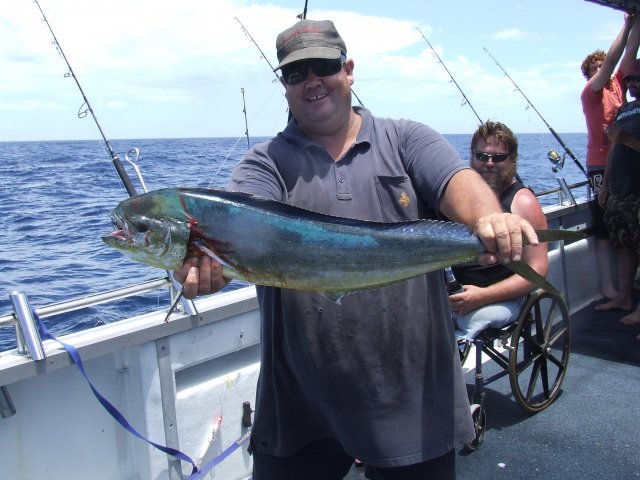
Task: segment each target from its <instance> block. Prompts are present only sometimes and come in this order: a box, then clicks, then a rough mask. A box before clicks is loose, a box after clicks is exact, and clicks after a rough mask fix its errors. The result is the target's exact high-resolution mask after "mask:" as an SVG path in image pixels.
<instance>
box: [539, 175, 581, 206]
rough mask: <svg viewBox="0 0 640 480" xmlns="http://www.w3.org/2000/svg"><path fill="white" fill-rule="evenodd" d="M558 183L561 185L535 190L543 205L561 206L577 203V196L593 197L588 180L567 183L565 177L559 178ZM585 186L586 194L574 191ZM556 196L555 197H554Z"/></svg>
mask: <svg viewBox="0 0 640 480" xmlns="http://www.w3.org/2000/svg"><path fill="white" fill-rule="evenodd" d="M558 183H559V185H560V186H559V187H556V188H552V189H549V190H543V191H541V192H535V194H536V197H537V198H538V200H539V201H540V203H541V204H542V205H543V206H552V205H556V206H561V205H566V204H567V203H569V204H574V205H575V203H576V202H575V199H576V198H583V199H591V189H590V185H589V182H588V181H587V180H584V181H581V182H576V183H572V184H567V183H565V182H564V179H558ZM583 187H584V188H585V192H584V194H581V195H576V194H575V193H574V192H577V191H578V189H580V188H583ZM554 196H555V199H554V198H553V197H554Z"/></svg>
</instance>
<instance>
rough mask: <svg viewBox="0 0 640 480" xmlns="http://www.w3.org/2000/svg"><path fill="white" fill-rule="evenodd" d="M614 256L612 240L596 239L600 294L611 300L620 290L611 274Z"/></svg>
mask: <svg viewBox="0 0 640 480" xmlns="http://www.w3.org/2000/svg"><path fill="white" fill-rule="evenodd" d="M613 257H614V250H613V247H612V246H611V241H610V240H603V239H596V261H597V264H598V273H599V275H600V294H601V295H602V296H603V297H605V298H608V299H609V300H612V299H614V298H615V297H616V296H617V295H618V291H617V290H616V287H615V286H614V285H613V275H612V274H611V264H612V263H611V262H612V258H613Z"/></svg>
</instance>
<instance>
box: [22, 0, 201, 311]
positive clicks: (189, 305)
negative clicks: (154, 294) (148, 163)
mask: <svg viewBox="0 0 640 480" xmlns="http://www.w3.org/2000/svg"><path fill="white" fill-rule="evenodd" d="M33 1H34V3H35V4H36V6H37V7H38V10H40V13H41V14H42V19H43V20H44V22H45V23H46V24H47V27H48V28H49V31H50V32H51V36H52V37H53V44H54V45H55V46H56V48H57V49H58V52H60V55H61V56H62V58H63V59H64V62H65V63H66V64H67V68H68V69H69V72H68V73H66V74H65V77H71V78H73V80H74V81H75V82H76V85H77V86H78V90H80V94H81V95H82V98H83V100H84V104H82V105H81V106H80V110H79V113H78V118H84V117H85V116H86V115H87V111H88V112H89V113H90V114H91V116H92V117H93V121H94V122H95V124H96V126H97V127H98V130H99V131H100V135H101V136H102V141H103V142H104V145H105V146H106V149H107V151H108V152H109V155H110V156H111V160H112V162H113V166H114V167H115V169H116V172H117V173H118V176H119V177H120V180H121V181H122V184H123V185H124V188H125V189H126V190H127V193H128V194H129V196H130V197H134V196H136V195H137V192H136V189H135V187H134V186H133V183H132V182H131V178H130V177H129V175H128V174H127V172H126V170H125V169H124V166H123V165H122V162H121V161H120V158H119V157H118V154H117V153H116V152H115V150H114V149H113V147H112V146H111V143H109V140H108V139H107V137H106V135H105V134H104V131H103V130H102V127H101V126H100V122H98V118H97V117H96V114H95V113H94V111H93V108H92V107H91V103H90V102H89V99H88V98H87V96H86V95H85V93H84V90H83V89H82V86H81V85H80V82H79V80H78V77H76V74H75V73H74V72H73V68H71V64H70V63H69V60H67V56H66V55H65V54H64V52H63V51H62V47H61V46H60V42H58V38H57V37H56V34H55V33H54V32H53V28H52V27H51V24H50V23H49V21H48V20H47V17H46V15H45V14H44V11H43V10H42V7H41V6H40V4H39V3H38V0H33ZM84 105H86V106H87V108H86V109H85V110H84V111H83V110H82V107H83V106H84ZM129 154H132V155H135V160H132V159H130V158H129ZM138 155H139V151H138V149H137V148H132V149H131V150H129V152H128V153H127V155H126V156H125V160H126V161H127V162H128V163H129V164H131V166H132V167H133V168H134V169H135V171H136V174H137V175H138V178H139V180H140V183H141V184H142V188H143V190H144V191H145V192H146V190H147V187H146V185H145V183H144V180H143V178H142V175H141V174H140V170H139V169H138V166H137V164H136V161H137V159H138ZM167 275H168V277H169V281H170V283H171V286H172V288H174V289H175V290H176V291H177V292H178V293H177V295H176V298H175V300H174V302H173V304H172V306H171V308H170V309H169V315H170V314H171V312H172V311H173V310H174V309H175V307H176V306H177V304H178V302H180V304H181V305H182V307H183V309H184V311H185V312H186V313H187V314H188V315H196V314H197V313H198V311H197V310H196V307H195V304H194V303H193V302H192V301H191V300H188V299H186V298H184V296H183V291H182V285H179V284H178V283H177V281H176V280H175V278H174V277H173V275H171V272H169V271H167ZM167 318H168V316H167ZM165 321H166V320H165Z"/></svg>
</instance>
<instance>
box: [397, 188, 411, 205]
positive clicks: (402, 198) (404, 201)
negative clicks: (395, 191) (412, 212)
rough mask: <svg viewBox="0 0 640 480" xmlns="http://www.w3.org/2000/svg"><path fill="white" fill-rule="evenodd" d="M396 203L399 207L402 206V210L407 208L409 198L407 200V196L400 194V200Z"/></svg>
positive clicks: (403, 193)
mask: <svg viewBox="0 0 640 480" xmlns="http://www.w3.org/2000/svg"><path fill="white" fill-rule="evenodd" d="M398 202H399V203H400V205H401V206H403V207H404V208H407V207H408V206H409V204H410V203H411V198H409V195H407V194H406V193H405V192H402V194H401V195H400V198H399V199H398Z"/></svg>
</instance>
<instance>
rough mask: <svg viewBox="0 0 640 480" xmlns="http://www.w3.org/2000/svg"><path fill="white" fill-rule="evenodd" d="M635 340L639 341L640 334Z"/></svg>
mask: <svg viewBox="0 0 640 480" xmlns="http://www.w3.org/2000/svg"><path fill="white" fill-rule="evenodd" d="M636 340H638V341H640V333H639V334H638V336H637V337H636Z"/></svg>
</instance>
